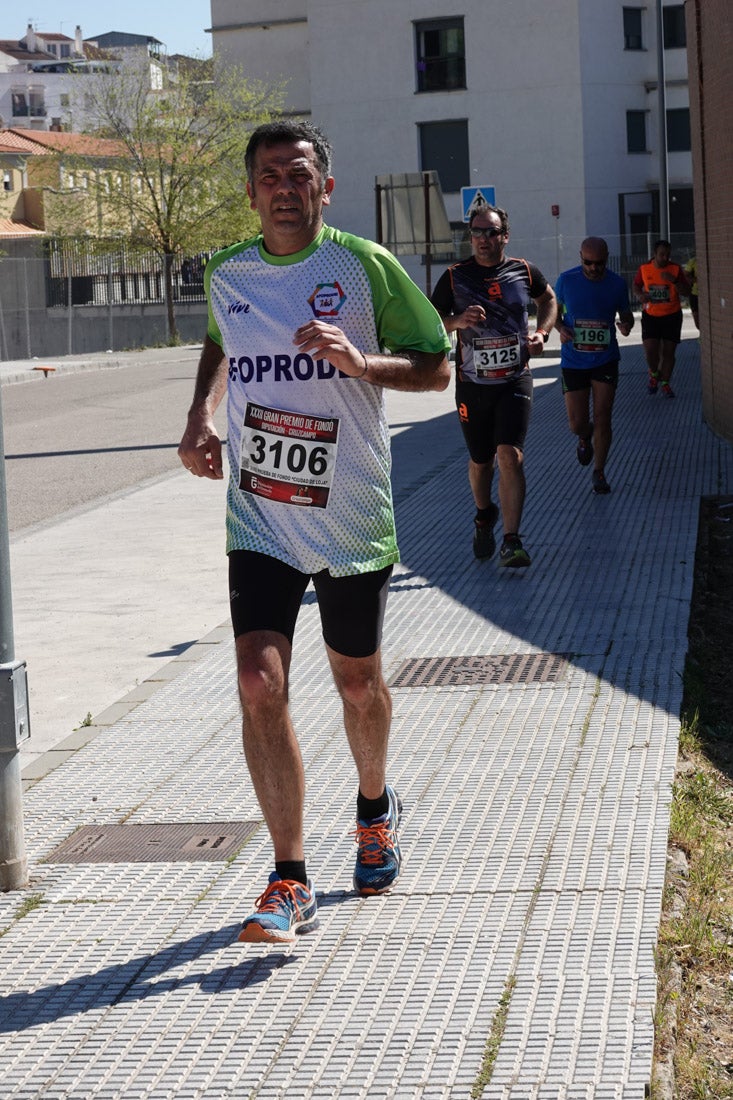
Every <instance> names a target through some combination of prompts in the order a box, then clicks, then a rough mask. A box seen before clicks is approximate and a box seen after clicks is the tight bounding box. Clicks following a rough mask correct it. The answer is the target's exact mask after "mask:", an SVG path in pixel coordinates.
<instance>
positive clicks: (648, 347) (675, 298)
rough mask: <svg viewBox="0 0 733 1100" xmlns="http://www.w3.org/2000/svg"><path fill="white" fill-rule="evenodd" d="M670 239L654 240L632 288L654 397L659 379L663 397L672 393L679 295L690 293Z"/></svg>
mask: <svg viewBox="0 0 733 1100" xmlns="http://www.w3.org/2000/svg"><path fill="white" fill-rule="evenodd" d="M671 248H672V246H671V245H670V243H669V241H657V243H656V244H655V245H654V253H653V255H652V258H651V260H650V261H649V263H646V264H642V265H641V267H640V268H639V270H638V271H637V272H636V275H635V276H634V292H635V294H636V297H637V298H638V299H639V301H640V302H641V303H642V314H641V342H642V344H643V345H644V352H645V354H646V362H647V366H648V368H649V382H648V386H647V390H648V393H649V394H650V395H651V396H652V397H653V396H654V395H655V394H656V393H657V390H658V388H659V383H660V382H661V383H662V393H663V394H664V396H665V397H674V392H673V390H672V387H671V386H670V382H671V380H672V371H673V370H674V360H675V355H676V352H677V345H678V344H679V342H680V335H681V332H682V303H681V301H680V295H685V296H687V295H688V294H689V293H690V289H691V288H690V283H689V280H688V278H687V276H686V275H685V272H684V270H683V269H682V268H681V267H680V265H679V264H675V263H672V262H671V260H670V258H669V257H670V251H671Z"/></svg>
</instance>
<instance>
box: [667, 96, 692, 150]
mask: <svg viewBox="0 0 733 1100" xmlns="http://www.w3.org/2000/svg"><path fill="white" fill-rule="evenodd" d="M691 148H692V143H691V140H690V108H689V107H679V108H677V109H675V110H671V111H667V151H668V152H669V153H689V151H690V149H691Z"/></svg>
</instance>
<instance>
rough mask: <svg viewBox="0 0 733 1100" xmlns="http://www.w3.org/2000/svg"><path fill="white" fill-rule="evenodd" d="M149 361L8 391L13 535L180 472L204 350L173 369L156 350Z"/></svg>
mask: <svg viewBox="0 0 733 1100" xmlns="http://www.w3.org/2000/svg"><path fill="white" fill-rule="evenodd" d="M145 360H146V361H145V362H144V363H140V364H139V365H137V364H136V365H131V366H123V367H111V368H108V369H104V370H92V371H84V372H80V373H68V374H67V373H62V372H59V373H58V374H57V375H51V376H49V378H47V379H44V380H41V379H35V380H34V381H33V382H29V383H23V384H18V385H10V386H4V387H3V393H2V401H3V421H4V436H5V458H6V467H5V468H6V479H7V507H8V523H9V528H10V531H11V532H13V533H17V532H19V531H21V530H25V529H27V528H29V527H32V526H34V525H36V524H41V523H47V522H49V521H52V520H54V519H56V518H58V517H59V516H61V515H64V514H66V513H69V512H74V511H75V510H78V509H79V508H83V507H88V506H90V505H92V504H94V503H96V502H98V501H100V500H103V499H104V498H105V497H108V496H111V495H113V494H115V493H118V492H120V491H121V490H125V489H129V488H132V487H135V486H138V485H140V484H143V483H145V482H146V481H148V480H149V479H151V478H156V477H160V476H161V475H162V474H165V473H166V472H168V471H170V470H175V469H177V468H178V466H179V460H178V457H177V455H176V449H177V447H178V442H179V440H180V438H181V434H182V432H183V428H184V425H185V419H186V412H187V410H188V407H189V405H190V403H191V397H192V394H193V384H194V378H195V375H196V367H197V362H198V348H191V349H182V350H181V359H180V360H176V361H174V362H163V361H162V360H158V361H156V360H155V356H154V353H153V352H147V353H145ZM221 413H222V414H223V407H222V410H221ZM217 420H218V423H219V428H220V430H223V424H222V422H223V416H222V419H221V420H220V419H219V417H217Z"/></svg>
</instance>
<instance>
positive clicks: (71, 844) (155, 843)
mask: <svg viewBox="0 0 733 1100" xmlns="http://www.w3.org/2000/svg"><path fill="white" fill-rule="evenodd" d="M259 826H260V822H259V821H202V822H195V823H189V824H177V825H82V826H81V828H79V829H77V830H76V832H75V833H72V835H71V836H70V837H68V839H67V840H64V841H63V842H62V843H61V844H59V846H58V847H57V848H54V850H53V852H51V854H50V855H49V856H47V857H46V859H45V860H44V862H45V863H176V862H186V861H188V860H196V861H198V860H224V859H229V857H230V856H233V855H235V854H236V853H237V852H238V851H239V849H240V848H242V847H243V846H244V844H245V843H246V841H247V840H249V838H250V837H251V836H252V834H253V833H255V832H256V831H257V829H258V828H259Z"/></svg>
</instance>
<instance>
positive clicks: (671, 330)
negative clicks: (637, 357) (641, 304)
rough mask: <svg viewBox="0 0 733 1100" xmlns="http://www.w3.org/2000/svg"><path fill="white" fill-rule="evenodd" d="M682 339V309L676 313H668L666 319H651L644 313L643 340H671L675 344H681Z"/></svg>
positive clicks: (642, 316)
mask: <svg viewBox="0 0 733 1100" xmlns="http://www.w3.org/2000/svg"><path fill="white" fill-rule="evenodd" d="M681 337H682V310H681V309H678V310H677V312H676V313H668V314H667V316H666V317H650V316H649V314H648V313H642V315H641V338H642V340H669V341H670V342H671V343H673V344H679V342H680V339H681Z"/></svg>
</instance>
